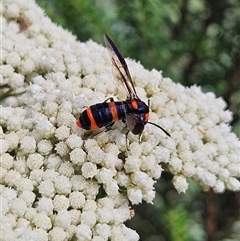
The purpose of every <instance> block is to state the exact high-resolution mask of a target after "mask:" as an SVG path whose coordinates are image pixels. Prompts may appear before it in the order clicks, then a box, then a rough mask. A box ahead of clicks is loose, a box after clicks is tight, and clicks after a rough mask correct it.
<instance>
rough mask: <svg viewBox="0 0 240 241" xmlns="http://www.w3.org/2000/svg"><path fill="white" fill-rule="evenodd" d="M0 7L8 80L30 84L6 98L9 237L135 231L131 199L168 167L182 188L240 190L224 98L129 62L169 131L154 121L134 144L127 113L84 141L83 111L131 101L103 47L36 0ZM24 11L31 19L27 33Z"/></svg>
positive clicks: (0, 133) (5, 235)
mask: <svg viewBox="0 0 240 241" xmlns="http://www.w3.org/2000/svg"><path fill="white" fill-rule="evenodd" d="M1 11H2V12H1V16H2V17H1V26H2V33H1V34H2V37H3V41H2V43H3V46H2V58H1V74H2V80H1V81H2V84H5V83H7V84H9V85H10V86H11V87H12V88H14V89H15V91H16V92H21V91H25V93H24V94H22V95H21V96H19V97H17V98H10V99H7V100H6V101H5V102H4V103H2V104H3V106H1V119H0V122H1V127H0V138H1V139H0V154H1V157H0V160H1V162H0V182H1V186H0V193H1V196H0V198H1V202H0V203H1V213H0V215H1V217H2V219H1V230H0V232H1V235H2V239H3V240H5V241H8V240H9V241H10V240H41V241H44V240H57V241H61V240H71V239H72V238H76V239H77V240H113V241H114V240H138V238H139V236H138V234H137V233H136V232H135V231H134V230H131V229H129V228H127V227H126V226H125V225H124V222H125V221H126V220H127V219H130V218H131V210H130V206H129V205H130V204H129V203H130V202H129V200H130V201H131V203H132V204H138V203H141V202H142V201H143V200H145V201H147V202H150V203H151V202H152V201H153V199H154V196H155V191H154V183H155V181H156V179H158V178H160V177H161V173H162V171H168V172H170V173H172V175H173V184H174V186H175V188H176V189H177V191H178V192H185V191H186V190H187V188H188V182H187V178H192V179H194V180H196V181H197V182H198V183H200V185H202V187H203V188H204V189H206V188H209V187H211V188H213V190H214V191H215V192H218V193H220V192H223V191H224V190H225V189H229V190H233V191H238V190H240V184H239V181H238V180H237V177H239V176H240V168H239V142H238V139H237V137H236V136H235V134H233V133H231V128H230V126H229V125H228V123H229V122H230V121H231V118H232V115H231V113H230V112H229V111H227V110H225V108H226V104H225V102H224V101H223V100H222V99H221V98H218V99H217V98H216V97H215V96H214V94H213V93H207V94H204V93H202V91H201V89H200V88H199V87H196V86H193V87H190V88H185V87H183V86H182V85H180V84H175V83H173V82H172V81H171V80H170V79H168V78H163V77H162V75H161V73H160V72H158V71H156V70H152V71H148V70H145V69H144V68H143V67H142V66H141V65H140V64H137V63H136V62H134V61H131V60H129V59H127V62H128V65H129V68H130V72H131V74H132V77H133V79H134V82H135V84H136V90H137V92H138V94H139V96H140V97H141V98H142V99H143V100H145V101H146V100H147V98H148V97H150V98H151V111H152V112H151V113H150V119H151V121H153V122H155V123H156V124H159V125H161V126H162V127H163V128H164V129H166V130H167V131H168V132H169V133H170V134H171V137H168V136H166V135H165V134H164V133H163V132H162V131H161V130H159V129H158V128H156V127H155V126H151V125H147V126H146V128H145V130H144V132H143V135H142V138H141V142H140V143H139V142H138V137H137V136H134V135H132V134H129V135H128V140H129V147H128V150H127V147H126V139H125V134H124V133H125V132H124V131H125V130H124V128H125V127H124V124H123V123H122V122H118V123H116V124H115V125H114V127H113V128H112V130H110V131H108V132H102V133H100V134H99V135H96V136H94V137H90V138H88V139H86V140H83V139H84V138H83V136H84V134H86V133H87V132H86V131H85V130H83V129H80V128H79V127H77V125H76V124H75V120H76V118H78V117H79V114H80V113H81V112H82V111H83V109H84V108H85V107H86V106H89V105H91V104H94V103H100V102H103V101H104V100H105V99H106V98H108V97H110V96H114V97H115V98H116V97H118V98H119V99H122V98H124V97H122V96H121V93H118V92H117V91H116V88H115V87H114V85H113V82H112V81H113V77H112V73H111V64H110V61H109V56H108V54H107V51H106V49H105V48H104V47H102V46H100V45H98V44H96V43H94V42H93V41H88V42H87V43H80V42H78V41H76V39H75V37H74V36H73V35H72V34H70V33H69V32H67V31H65V30H63V29H61V28H60V27H58V26H56V25H55V24H54V23H52V22H51V21H50V19H49V18H47V17H46V16H45V15H44V13H43V11H42V10H41V9H40V8H39V7H38V6H37V5H36V4H35V2H34V1H33V0H29V1H25V0H4V1H3V2H2V8H1ZM19 17H21V18H22V19H23V20H24V19H26V21H27V22H28V23H29V25H27V27H26V28H25V29H24V30H23V28H21V26H19V23H17V22H16V19H17V18H19ZM124 155H125V157H124ZM100 187H101V188H102V189H103V190H104V192H105V194H104V195H103V194H102V195H100V196H98V195H99V191H100ZM123 190H124V192H123Z"/></svg>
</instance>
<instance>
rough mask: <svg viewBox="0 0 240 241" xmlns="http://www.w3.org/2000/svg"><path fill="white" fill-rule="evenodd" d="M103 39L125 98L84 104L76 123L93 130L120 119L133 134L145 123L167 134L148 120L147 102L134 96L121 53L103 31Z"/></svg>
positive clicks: (136, 133)
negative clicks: (85, 105)
mask: <svg viewBox="0 0 240 241" xmlns="http://www.w3.org/2000/svg"><path fill="white" fill-rule="evenodd" d="M104 40H105V43H106V46H107V49H108V52H109V55H110V58H111V61H112V67H113V75H114V78H115V79H116V80H117V82H118V83H119V85H121V86H123V88H124V89H125V91H126V94H127V99H126V100H124V101H114V100H113V98H108V99H107V100H105V101H104V102H103V103H99V104H95V105H92V106H90V107H88V108H87V109H86V110H84V111H83V112H82V113H81V115H80V117H79V120H77V125H78V126H79V127H81V128H83V129H86V130H97V129H99V128H101V127H105V128H108V127H110V126H112V125H113V124H114V123H115V122H116V121H118V120H122V121H123V122H124V123H125V124H126V126H127V128H128V130H129V131H131V132H132V133H133V134H134V135H141V134H142V132H143V130H144V127H145V125H146V124H147V123H149V124H152V125H155V126H157V127H158V128H160V129H161V130H162V131H163V132H164V133H166V134H167V135H168V136H170V134H169V133H168V132H167V131H165V130H164V129H163V128H162V127H161V126H159V125H157V124H155V123H152V122H149V121H148V118H149V106H148V105H146V104H145V103H144V102H143V101H142V100H140V98H139V97H138V95H137V93H136V90H135V88H134V85H133V81H132V78H131V75H130V73H129V70H128V67H127V64H126V62H125V60H124V58H123V56H122V55H121V54H120V52H119V51H118V49H117V47H116V46H115V44H114V43H113V41H112V40H111V39H110V37H109V36H108V35H107V34H104ZM109 100H110V101H109Z"/></svg>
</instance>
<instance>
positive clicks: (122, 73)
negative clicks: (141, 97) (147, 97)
mask: <svg viewBox="0 0 240 241" xmlns="http://www.w3.org/2000/svg"><path fill="white" fill-rule="evenodd" d="M104 40H105V43H106V46H107V49H108V53H109V55H110V58H111V61H112V69H113V76H114V78H115V79H116V80H117V82H118V83H119V84H120V85H121V86H123V87H124V90H125V91H126V92H127V97H128V98H129V99H132V98H134V97H135V98H138V97H137V93H136V90H135V88H134V85H133V81H132V78H131V75H130V73H129V70H128V67H127V64H126V61H125V60H124V58H123V56H122V55H121V54H120V52H119V51H118V49H117V47H116V46H115V44H114V43H113V41H112V40H111V39H110V37H109V36H108V35H107V34H104Z"/></svg>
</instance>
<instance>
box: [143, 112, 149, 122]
mask: <svg viewBox="0 0 240 241" xmlns="http://www.w3.org/2000/svg"><path fill="white" fill-rule="evenodd" d="M148 118H149V113H146V114H145V115H144V120H145V121H148Z"/></svg>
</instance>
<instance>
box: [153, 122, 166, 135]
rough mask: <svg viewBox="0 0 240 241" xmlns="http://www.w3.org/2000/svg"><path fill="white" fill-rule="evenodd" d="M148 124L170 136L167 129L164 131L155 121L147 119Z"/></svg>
mask: <svg viewBox="0 0 240 241" xmlns="http://www.w3.org/2000/svg"><path fill="white" fill-rule="evenodd" d="M148 124H151V125H154V126H156V127H158V128H159V129H161V130H162V131H163V132H164V133H165V134H166V135H168V136H170V134H169V133H168V132H167V131H165V130H164V129H163V128H162V127H161V126H159V125H157V124H155V123H153V122H150V121H148Z"/></svg>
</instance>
